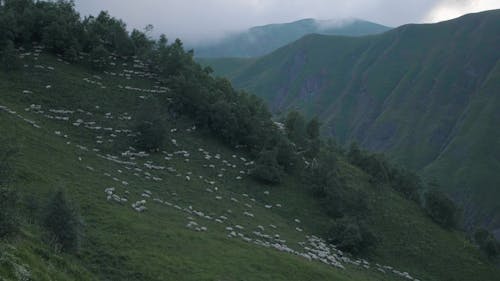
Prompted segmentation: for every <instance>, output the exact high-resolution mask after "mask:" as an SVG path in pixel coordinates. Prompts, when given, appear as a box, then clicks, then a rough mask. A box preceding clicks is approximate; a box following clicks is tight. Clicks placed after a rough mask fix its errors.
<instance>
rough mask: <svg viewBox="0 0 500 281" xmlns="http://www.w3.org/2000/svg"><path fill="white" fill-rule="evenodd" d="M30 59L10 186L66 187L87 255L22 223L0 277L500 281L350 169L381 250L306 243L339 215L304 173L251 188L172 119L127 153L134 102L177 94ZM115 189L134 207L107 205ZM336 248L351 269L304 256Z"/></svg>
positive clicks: (244, 166)
mask: <svg viewBox="0 0 500 281" xmlns="http://www.w3.org/2000/svg"><path fill="white" fill-rule="evenodd" d="M23 63H24V64H25V65H26V66H25V67H23V69H21V70H19V71H15V72H11V73H8V74H5V73H2V74H1V76H0V105H1V106H3V107H2V110H0V128H1V133H2V136H4V137H5V138H6V139H8V140H10V141H11V142H12V143H13V144H14V145H15V146H16V147H17V148H18V150H19V153H18V154H17V155H16V157H15V159H14V163H13V166H14V168H15V176H14V182H13V183H12V185H11V187H12V188H14V189H16V190H17V191H19V193H20V194H21V195H27V194H31V195H34V196H35V197H36V198H38V199H39V200H40V204H43V202H44V201H45V200H46V199H47V198H48V196H49V195H50V194H51V193H52V192H54V191H56V190H59V189H63V190H65V191H66V193H67V195H68V197H69V198H70V199H71V201H72V202H73V203H74V204H75V205H77V206H78V209H79V210H80V213H81V216H82V218H83V221H84V236H83V244H82V247H81V251H80V252H79V253H77V254H75V255H69V254H60V253H57V252H55V251H54V250H53V249H51V248H50V247H49V246H47V245H45V243H44V242H43V241H44V240H43V236H44V230H43V229H41V228H40V227H39V226H38V225H37V224H36V223H34V224H33V223H28V222H23V224H22V229H21V233H20V234H19V235H18V236H17V237H16V238H13V239H9V240H4V241H1V242H0V249H1V251H0V280H356V281H357V280H360V281H361V280H408V279H407V278H403V277H400V275H403V272H408V273H409V274H410V275H411V276H413V277H414V278H416V279H419V280H497V278H498V276H499V274H500V273H499V272H498V270H496V269H495V268H494V267H493V266H492V265H490V264H489V263H488V262H487V261H486V259H484V258H483V257H482V256H481V255H480V254H479V252H478V251H477V250H476V249H475V248H474V247H473V246H472V245H471V244H470V243H469V242H467V241H466V240H465V238H464V235H463V233H460V232H454V231H446V230H443V229H441V228H440V227H438V226H437V225H435V224H434V223H432V222H431V220H430V219H428V218H427V217H426V216H425V214H424V213H423V211H422V210H421V209H419V208H418V207H417V206H416V205H414V204H413V203H410V202H408V201H406V200H404V199H402V198H401V197H400V196H399V195H397V194H396V193H394V192H393V191H392V190H390V189H389V188H387V189H382V190H375V189H373V187H372V186H371V185H370V184H369V183H368V177H367V175H365V174H364V173H362V172H361V171H359V170H358V169H356V168H354V167H352V166H350V165H348V164H346V163H344V162H341V163H342V165H341V175H342V177H343V179H344V180H345V181H346V182H347V184H348V185H349V187H350V188H352V189H353V190H358V189H359V190H361V189H362V190H365V191H366V192H367V194H368V196H369V198H368V199H369V200H368V202H369V209H370V210H371V215H370V216H369V217H368V218H367V220H368V221H369V223H370V225H371V226H373V228H374V229H376V235H377V238H378V239H379V245H378V247H377V248H376V249H375V250H374V251H373V252H372V253H371V254H368V255H366V256H363V257H351V256H349V255H344V256H343V257H340V253H339V252H337V251H336V250H335V249H334V248H332V247H330V246H328V247H327V246H326V245H325V246H314V245H311V243H310V241H309V240H308V238H311V236H310V235H316V236H319V237H322V236H324V235H325V233H326V231H327V229H328V225H329V218H328V217H327V216H325V215H324V213H323V212H322V210H321V208H320V206H319V205H318V203H317V202H316V201H315V200H314V198H313V197H312V196H311V195H310V194H309V193H308V192H306V191H305V190H304V188H303V186H302V184H300V179H299V178H296V177H289V178H287V179H285V181H284V183H282V184H281V185H279V186H266V185H262V184H259V183H257V182H255V181H254V180H253V179H252V178H251V177H249V175H248V170H249V169H250V168H251V167H252V164H251V160H250V159H248V156H247V155H245V154H244V153H243V152H242V151H239V150H238V149H235V148H231V147H227V146H224V145H222V144H221V143H220V142H219V141H218V140H216V139H214V138H212V137H211V135H210V134H209V133H208V132H205V131H201V130H198V129H193V123H192V121H191V120H189V119H187V118H183V117H178V118H173V117H168V118H165V120H164V121H165V125H166V126H167V127H168V132H169V135H168V137H167V142H166V144H165V145H164V146H163V147H162V149H161V150H160V151H159V152H158V153H154V154H152V155H147V156H146V155H141V154H138V155H134V154H131V153H134V151H133V150H132V149H131V148H129V144H130V139H131V137H130V134H131V132H129V131H127V130H129V129H131V128H132V127H133V124H134V116H135V112H136V110H137V108H138V106H139V105H140V104H141V102H143V100H144V99H148V98H150V97H151V96H153V95H171V94H174V93H170V92H169V91H168V90H166V89H164V88H160V87H159V85H157V84H156V83H155V81H154V80H152V79H147V78H143V77H141V75H142V73H141V71H142V70H141V69H133V68H132V66H129V65H127V66H124V65H121V64H120V63H119V64H118V65H120V66H119V67H113V68H111V69H109V70H108V72H106V73H92V72H91V71H89V70H88V69H86V68H84V67H81V66H78V65H70V64H66V63H64V62H63V61H60V60H57V58H56V57H53V56H49V55H45V54H44V53H42V54H41V55H40V56H38V58H37V57H36V56H33V54H31V55H26V56H25V58H24V59H23ZM48 67H50V68H48ZM52 68H53V69H52ZM126 70H133V72H128V71H126ZM167 86H168V85H167ZM134 89H135V90H134ZM138 89H143V90H142V91H139V90H138ZM144 89H147V90H149V91H145V90H144ZM153 90H154V91H160V92H162V93H152V92H153ZM163 91H165V92H164V93H163ZM23 118H25V119H27V120H31V121H34V122H35V124H36V126H33V124H32V123H29V122H27V121H26V120H25V119H23ZM132 133H133V132H132ZM173 140H175V141H173ZM127 151H128V154H127ZM135 152H137V151H135ZM212 165H213V166H212ZM107 188H114V190H113V192H112V193H113V194H114V195H116V196H118V198H120V199H121V198H126V199H127V201H126V202H124V201H121V202H116V201H115V200H114V199H113V198H111V199H110V200H108V199H107V195H108V194H106V192H105V189H107ZM140 200H146V201H147V202H146V203H145V206H146V208H147V209H146V210H145V211H144V212H137V211H136V210H134V209H133V208H132V207H131V205H132V204H133V203H135V202H137V201H140ZM188 225H189V226H188ZM228 227H230V229H229V230H228ZM197 228H198V229H197ZM232 232H234V234H233V235H231V233H232ZM228 235H229V236H231V237H228ZM277 244H279V246H276V245H277ZM263 245H265V246H263ZM273 245H274V246H273ZM285 245H286V247H285ZM276 248H281V249H287V251H293V252H295V253H294V254H292V253H287V252H285V251H279V250H277V249H276ZM326 248H328V250H329V251H331V253H330V254H329V255H330V256H333V254H337V260H338V261H339V262H340V263H341V264H342V266H343V267H344V269H342V268H340V267H335V266H332V265H328V264H325V262H322V261H320V260H314V259H313V260H309V259H307V258H305V257H304V256H301V255H299V254H304V255H306V254H307V255H308V256H309V257H312V256H313V255H312V254H313V253H316V254H318V249H320V250H323V251H324V250H325V249H326ZM318 255H319V254H318ZM361 258H363V259H366V260H367V261H368V262H369V263H363V260H362V259H361ZM363 265H364V266H363ZM383 266H392V267H393V268H394V270H397V271H398V272H400V275H398V274H395V273H393V272H392V269H389V268H388V267H383ZM382 271H384V272H385V273H383V272H382Z"/></svg>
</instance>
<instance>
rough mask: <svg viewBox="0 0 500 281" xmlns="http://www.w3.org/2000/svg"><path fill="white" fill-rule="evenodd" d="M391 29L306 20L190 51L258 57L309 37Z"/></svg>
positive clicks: (353, 22) (258, 29)
mask: <svg viewBox="0 0 500 281" xmlns="http://www.w3.org/2000/svg"><path fill="white" fill-rule="evenodd" d="M389 29H390V28H389V27H386V26H383V25H379V24H376V23H372V22H368V21H362V20H350V21H343V22H334V21H316V20H314V19H304V20H300V21H296V22H292V23H284V24H271V25H265V26H259V27H253V28H251V29H249V30H247V31H246V32H243V33H237V34H233V35H231V36H229V37H227V38H225V39H223V40H222V41H220V42H217V43H214V44H212V45H199V46H190V47H191V48H194V50H195V54H196V56H197V57H257V56H262V55H265V54H269V53H271V52H272V51H274V50H276V49H278V48H280V47H283V46H285V45H287V44H289V43H291V42H293V41H295V40H297V39H299V38H301V37H302V36H304V35H307V34H312V33H317V34H327V35H345V36H362V35H369V34H377V33H381V32H385V31H387V30H389Z"/></svg>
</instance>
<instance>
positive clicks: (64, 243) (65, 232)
mask: <svg viewBox="0 0 500 281" xmlns="http://www.w3.org/2000/svg"><path fill="white" fill-rule="evenodd" d="M46 209H47V210H46V213H45V218H44V220H43V223H44V226H45V227H46V228H47V230H48V231H49V233H50V235H51V237H52V238H53V241H54V242H55V245H57V247H58V248H60V249H61V250H62V251H65V252H75V251H78V250H79V247H80V238H81V226H82V224H81V220H80V217H79V215H78V213H77V211H76V210H75V209H74V208H73V207H72V206H71V205H70V203H69V202H68V200H67V199H66V195H65V194H64V192H63V191H62V190H59V191H57V192H56V193H55V194H54V196H53V197H52V198H51V200H50V201H49V202H48V205H47V207H46Z"/></svg>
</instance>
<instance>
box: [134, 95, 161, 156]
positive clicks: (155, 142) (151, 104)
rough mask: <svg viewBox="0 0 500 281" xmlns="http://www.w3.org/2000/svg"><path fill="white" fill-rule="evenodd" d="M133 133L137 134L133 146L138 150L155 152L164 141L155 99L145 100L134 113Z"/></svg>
mask: <svg viewBox="0 0 500 281" xmlns="http://www.w3.org/2000/svg"><path fill="white" fill-rule="evenodd" d="M135 119H136V125H135V131H136V132H137V133H138V135H137V136H136V138H135V140H134V146H135V147H136V148H138V149H140V150H145V151H155V150H157V149H159V148H160V147H161V146H162V145H163V143H164V140H165V136H166V129H165V126H164V125H163V122H162V113H161V109H160V107H159V104H158V100H157V99H155V98H149V99H146V100H145V101H144V102H143V103H142V104H141V105H140V106H139V109H138V111H137V113H136V118H135Z"/></svg>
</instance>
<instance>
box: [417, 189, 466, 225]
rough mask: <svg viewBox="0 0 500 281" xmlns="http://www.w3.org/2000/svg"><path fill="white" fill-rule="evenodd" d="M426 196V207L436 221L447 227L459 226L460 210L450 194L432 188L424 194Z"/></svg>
mask: <svg viewBox="0 0 500 281" xmlns="http://www.w3.org/2000/svg"><path fill="white" fill-rule="evenodd" d="M424 198H425V205H424V208H425V210H426V212H427V214H428V215H429V216H430V217H431V218H432V220H434V222H436V223H437V224H439V225H441V226H442V227H445V228H453V227H457V225H458V221H459V210H458V208H457V207H456V205H455V203H453V201H452V200H451V199H450V198H449V197H448V196H446V195H445V194H444V193H443V192H440V191H437V190H431V191H428V192H426V193H425V194H424Z"/></svg>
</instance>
